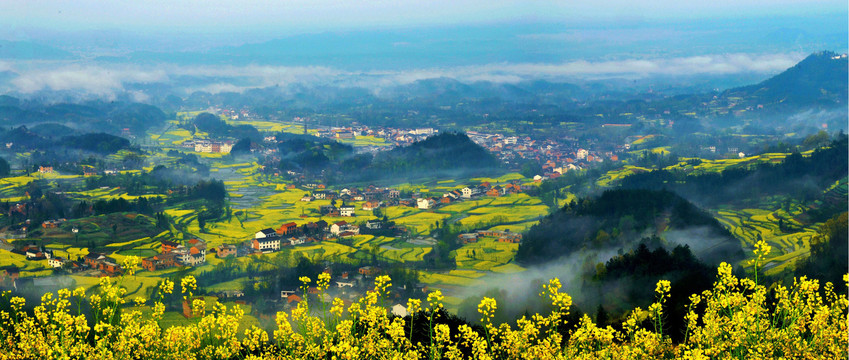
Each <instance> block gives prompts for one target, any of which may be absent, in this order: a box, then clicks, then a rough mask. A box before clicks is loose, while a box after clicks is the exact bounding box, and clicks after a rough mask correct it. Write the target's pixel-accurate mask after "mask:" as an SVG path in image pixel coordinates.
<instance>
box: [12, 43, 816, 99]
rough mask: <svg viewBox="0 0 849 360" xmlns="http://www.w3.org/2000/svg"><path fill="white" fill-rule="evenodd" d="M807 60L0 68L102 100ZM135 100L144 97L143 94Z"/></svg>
mask: <svg viewBox="0 0 849 360" xmlns="http://www.w3.org/2000/svg"><path fill="white" fill-rule="evenodd" d="M802 58H803V54H797V53H782V54H719V55H704V56H690V57H675V58H656V59H624V60H611V61H585V60H578V61H569V62H562V63H491V64H483V65H477V66H459V67H447V68H422V69H410V70H398V71H379V70H376V71H365V72H350V71H344V70H340V69H336V68H332V67H326V66H260V65H248V66H232V65H218V66H216V65H208V66H178V65H170V64H165V65H160V66H155V67H154V66H141V65H130V64H118V65H115V64H97V63H93V64H85V65H83V64H79V63H75V62H74V63H61V62H60V63H35V64H33V63H6V62H0V71H9V72H13V73H15V74H17V76H13V77H12V78H11V80H9V82H8V83H7V84H1V85H0V86H3V87H4V88H5V89H4V90H6V91H8V92H14V93H21V94H32V93H36V92H41V91H78V92H81V93H86V94H90V95H93V96H100V97H114V96H115V95H116V94H120V93H127V92H128V91H129V90H127V87H128V85H131V84H164V85H167V86H168V87H170V88H172V89H179V90H182V91H183V92H185V93H191V92H193V91H205V92H209V93H220V92H243V91H245V90H248V89H252V88H264V87H270V86H290V85H295V84H304V85H334V86H343V87H345V86H357V87H365V88H369V89H372V90H374V91H375V92H379V91H380V90H381V89H382V88H388V87H392V86H397V85H404V84H410V83H413V82H416V81H419V80H426V79H435V78H451V79H456V80H458V81H461V82H477V81H489V82H494V83H518V82H520V81H524V80H535V79H544V80H550V81H570V80H575V79H597V78H608V77H625V78H643V77H651V76H688V75H729V74H737V73H741V74H742V73H763V74H770V73H778V72H781V71H783V70H785V69H787V68H789V67H791V66H793V65H794V64H796V63H797V62H798V61H799V60H801V59H802ZM131 96H133V97H134V98H137V99H146V98H147V96H149V94H143V93H140V92H138V91H136V92H135V93H132V94H131Z"/></svg>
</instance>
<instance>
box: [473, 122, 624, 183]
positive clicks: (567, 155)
mask: <svg viewBox="0 0 849 360" xmlns="http://www.w3.org/2000/svg"><path fill="white" fill-rule="evenodd" d="M467 134H468V135H469V138H470V139H472V141H474V142H475V143H477V144H478V145H480V146H482V147H484V148H486V149H488V150H489V151H490V152H492V153H493V154H494V155H495V157H496V158H498V159H500V160H501V161H504V162H505V163H507V164H513V163H518V162H519V160H520V159H521V160H527V159H533V160H537V161H539V163H540V164H542V168H543V174H540V178H556V177H558V176H560V175H562V174H564V173H566V172H567V171H572V170H580V169H584V168H587V167H589V166H592V164H593V163H600V162H604V161H619V155H618V154H617V153H619V152H622V151H624V150H626V149H624V148H623V147H622V146H611V149H613V150H614V151H594V150H587V149H582V148H578V147H577V146H576V145H577V142H578V141H577V139H574V138H566V139H561V140H559V141H555V140H551V139H548V140H536V139H532V138H531V137H528V136H525V137H521V136H503V135H501V134H486V133H479V132H474V131H470V132H468V133H467ZM538 180H539V179H538Z"/></svg>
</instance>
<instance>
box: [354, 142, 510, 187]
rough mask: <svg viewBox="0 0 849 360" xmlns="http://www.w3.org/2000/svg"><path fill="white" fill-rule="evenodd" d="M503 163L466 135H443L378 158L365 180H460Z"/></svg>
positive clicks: (380, 154) (376, 157) (497, 167)
mask: <svg viewBox="0 0 849 360" xmlns="http://www.w3.org/2000/svg"><path fill="white" fill-rule="evenodd" d="M500 168H501V163H500V162H499V161H498V160H497V159H496V158H495V157H494V156H493V155H492V154H491V153H490V152H489V151H487V150H486V149H484V148H483V147H481V146H480V145H478V144H475V143H474V142H473V141H472V140H471V139H469V137H468V136H467V135H466V134H462V133H451V132H447V133H441V134H438V135H434V136H431V137H429V138H427V139H425V140H423V141H418V142H415V143H413V144H412V145H409V146H406V147H400V148H395V149H392V150H391V151H388V152H383V153H378V154H377V155H375V157H374V160H373V161H372V164H371V166H370V167H369V168H368V171H369V173H365V174H363V176H365V177H374V176H379V177H381V178H384V177H386V176H387V174H388V176H390V177H406V178H415V177H422V176H424V177H432V176H441V175H447V176H457V175H458V174H459V175H461V174H464V173H474V175H476V174H481V173H491V172H496V171H498V170H499V169H500Z"/></svg>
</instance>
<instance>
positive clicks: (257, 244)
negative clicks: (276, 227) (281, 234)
mask: <svg viewBox="0 0 849 360" xmlns="http://www.w3.org/2000/svg"><path fill="white" fill-rule="evenodd" d="M251 245H252V246H253V248H254V249H257V250H259V251H262V252H264V253H269V252H274V251H277V250H280V238H278V237H269V238H262V239H254V240H253V242H252V244H251Z"/></svg>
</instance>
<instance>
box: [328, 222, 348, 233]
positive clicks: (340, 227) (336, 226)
mask: <svg viewBox="0 0 849 360" xmlns="http://www.w3.org/2000/svg"><path fill="white" fill-rule="evenodd" d="M347 225H348V223H347V222H345V221H339V222H335V223H333V225H330V233H331V234H333V235H339V233H340V232H342V231H344V227H346V226H347Z"/></svg>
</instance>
